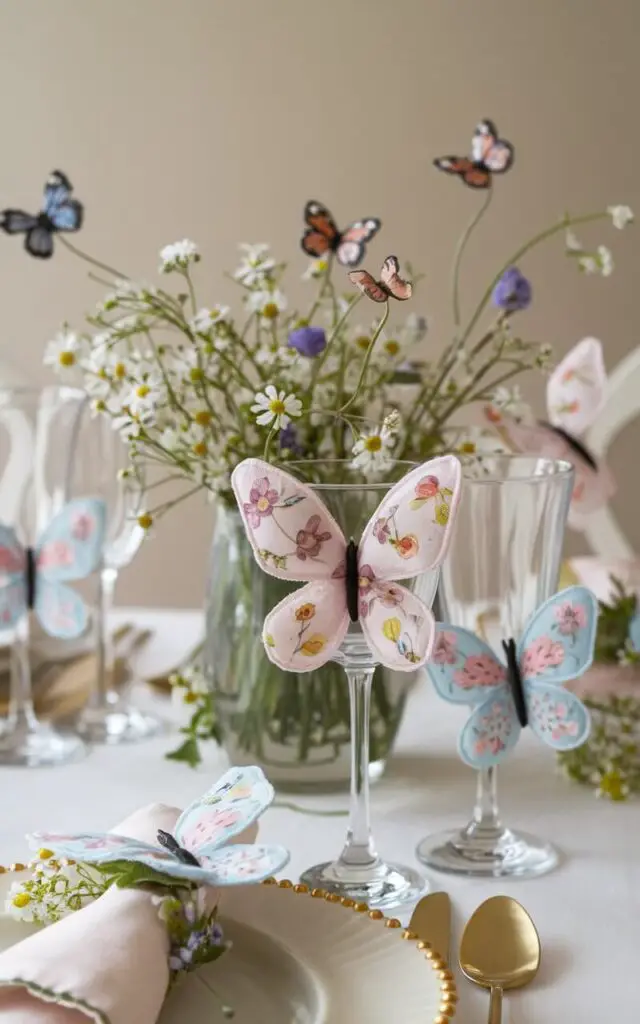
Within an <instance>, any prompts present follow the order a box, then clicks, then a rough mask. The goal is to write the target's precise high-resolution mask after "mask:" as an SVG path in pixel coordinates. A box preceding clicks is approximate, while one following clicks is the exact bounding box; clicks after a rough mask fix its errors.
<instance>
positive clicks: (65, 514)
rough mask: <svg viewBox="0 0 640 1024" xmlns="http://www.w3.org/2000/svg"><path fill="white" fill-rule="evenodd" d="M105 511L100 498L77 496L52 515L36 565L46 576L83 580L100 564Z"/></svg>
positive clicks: (40, 572) (42, 540)
mask: <svg viewBox="0 0 640 1024" xmlns="http://www.w3.org/2000/svg"><path fill="white" fill-rule="evenodd" d="M105 519H106V510H105V504H104V501H102V499H100V498H77V499H75V500H74V501H70V502H68V503H67V504H66V505H64V506H63V507H62V508H61V509H60V511H59V512H57V513H56V515H55V516H54V517H53V519H52V520H51V522H50V523H49V525H48V526H47V528H46V529H45V530H44V532H43V533H42V536H41V538H40V541H39V543H38V547H37V549H36V567H37V570H38V573H39V574H40V575H41V576H42V578H43V579H46V580H51V581H61V580H82V579H84V578H85V577H86V576H88V575H89V574H90V573H92V572H93V571H94V570H95V569H96V568H97V567H98V565H99V562H100V558H101V556H102V547H103V543H104V534H105Z"/></svg>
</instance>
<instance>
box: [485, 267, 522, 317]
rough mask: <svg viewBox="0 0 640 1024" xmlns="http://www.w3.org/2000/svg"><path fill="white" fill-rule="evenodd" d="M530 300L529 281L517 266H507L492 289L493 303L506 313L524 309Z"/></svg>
mask: <svg viewBox="0 0 640 1024" xmlns="http://www.w3.org/2000/svg"><path fill="white" fill-rule="evenodd" d="M530 302H531V283H530V282H529V281H528V280H527V278H526V277H524V275H523V274H521V273H520V271H519V270H518V268H517V267H509V269H508V270H505V272H504V274H503V275H502V277H501V278H500V280H499V281H498V283H497V285H496V286H495V288H494V290H493V303H494V305H495V306H498V308H499V309H504V310H505V311H506V312H507V313H515V312H517V310H519V309H526V308H527V306H528V305H529V303H530Z"/></svg>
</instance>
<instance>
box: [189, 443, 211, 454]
mask: <svg viewBox="0 0 640 1024" xmlns="http://www.w3.org/2000/svg"><path fill="white" fill-rule="evenodd" d="M192 451H193V453H194V455H206V454H207V446H206V444H205V443H204V441H197V442H196V444H194V446H193V449H192Z"/></svg>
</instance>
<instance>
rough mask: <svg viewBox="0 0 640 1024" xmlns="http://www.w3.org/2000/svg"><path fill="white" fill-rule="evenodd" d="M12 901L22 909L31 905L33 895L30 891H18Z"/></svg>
mask: <svg viewBox="0 0 640 1024" xmlns="http://www.w3.org/2000/svg"><path fill="white" fill-rule="evenodd" d="M11 902H12V903H13V905H14V907H18V908H19V909H20V910H22V909H23V907H28V906H29V904H30V903H31V897H30V895H29V893H28V892H18V893H16V895H15V896H14V897H13V899H12V900H11Z"/></svg>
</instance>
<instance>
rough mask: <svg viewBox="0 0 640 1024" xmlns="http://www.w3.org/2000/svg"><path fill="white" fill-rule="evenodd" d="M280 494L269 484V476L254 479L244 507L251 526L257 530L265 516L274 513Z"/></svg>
mask: <svg viewBox="0 0 640 1024" xmlns="http://www.w3.org/2000/svg"><path fill="white" fill-rule="evenodd" d="M279 499H280V495H279V494H278V492H277V491H276V489H275V488H274V487H270V486H269V477H268V476H263V477H261V478H260V479H259V480H254V482H253V486H252V488H251V490H250V491H249V500H248V501H245V502H243V504H242V507H243V509H244V514H245V515H246V517H247V520H248V522H249V526H251V527H252V528H253V529H254V530H257V529H258V527H259V526H260V523H261V521H262V519H264V517H265V516H270V515H273V507H274V505H277V504H278V501H279Z"/></svg>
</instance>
